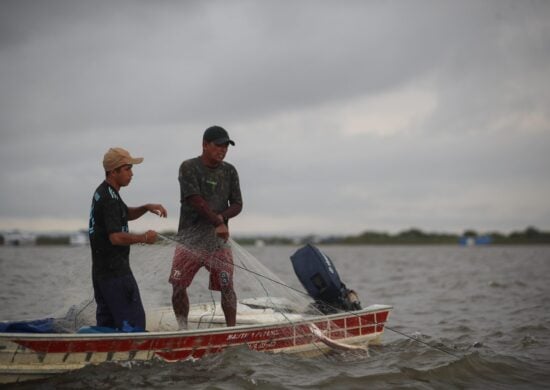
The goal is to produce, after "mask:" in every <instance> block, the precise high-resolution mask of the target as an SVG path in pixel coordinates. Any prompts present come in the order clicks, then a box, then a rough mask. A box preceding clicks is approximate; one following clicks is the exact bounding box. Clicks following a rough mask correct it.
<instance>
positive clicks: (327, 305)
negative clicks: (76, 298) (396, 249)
mask: <svg viewBox="0 0 550 390" xmlns="http://www.w3.org/2000/svg"><path fill="white" fill-rule="evenodd" d="M234 250H235V248H234ZM291 260H292V262H293V266H294V268H295V271H296V274H297V275H298V277H299V279H300V281H301V282H302V284H303V286H304V287H305V289H306V290H307V292H308V293H307V294H306V293H304V292H301V294H303V295H305V296H307V297H308V299H307V300H305V301H304V300H303V299H302V301H300V297H301V295H300V294H298V295H295V296H294V297H290V298H289V297H288V296H287V297H285V296H278V295H274V294H271V293H270V291H271V292H273V291H276V287H279V288H280V287H281V285H283V286H284V287H285V288H284V289H281V291H288V290H289V289H291V288H290V287H289V286H287V285H284V283H282V282H280V281H278V280H275V279H273V278H274V277H267V276H266V272H267V271H263V270H261V269H257V270H252V269H251V266H250V264H245V263H242V265H237V264H235V267H239V269H243V270H244V269H246V271H247V272H243V274H251V275H253V276H254V278H255V280H256V281H257V282H258V283H259V284H260V285H261V290H262V291H264V292H265V293H266V294H265V295H263V296H261V295H258V296H252V297H250V296H249V297H246V298H245V297H243V298H241V300H240V301H239V302H238V304H237V307H236V311H237V324H236V326H234V327H226V326H225V316H224V314H223V311H222V306H221V304H220V303H219V302H216V301H214V300H212V301H211V302H208V303H201V304H194V305H191V308H190V312H189V316H188V328H187V329H179V326H178V322H177V320H176V318H175V315H174V312H173V309H172V307H162V306H161V307H152V308H151V307H149V308H146V317H147V318H146V324H147V325H146V331H144V332H121V331H118V330H115V329H111V330H109V329H107V330H105V329H101V328H98V327H95V326H92V325H91V324H92V323H94V322H95V306H94V301H93V299H90V300H89V301H88V302H87V303H86V302H84V303H83V304H82V305H80V306H78V307H77V306H73V307H72V308H71V309H69V311H68V312H67V313H66V314H65V315H64V316H62V317H59V318H46V319H41V320H35V321H16V322H13V321H11V322H0V383H12V382H19V381H24V380H30V379H37V378H43V377H47V376H51V375H54V374H59V373H63V372H67V371H71V370H77V369H80V368H83V367H85V366H87V365H97V364H101V363H104V362H128V361H150V360H155V359H159V360H162V361H166V362H175V361H181V360H185V359H198V358H201V357H203V356H205V355H209V354H214V353H219V352H222V351H224V350H225V349H227V348H231V347H235V346H241V347H243V346H244V347H246V348H249V349H251V350H254V351H262V352H270V353H289V354H299V355H305V356H311V355H318V354H323V353H326V352H327V351H331V350H356V349H362V350H365V349H366V348H367V346H368V345H369V344H378V343H380V339H381V336H382V334H383V332H384V327H385V324H386V322H387V321H388V316H389V313H390V311H391V310H392V307H391V306H388V305H381V304H372V305H369V306H367V307H365V308H361V306H360V303H359V301H358V299H357V295H356V294H355V292H354V291H352V290H348V289H347V288H346V287H345V285H344V284H343V283H342V282H341V281H340V279H339V277H338V274H337V272H336V270H335V268H334V265H333V264H332V262H331V260H330V259H329V258H328V257H327V256H326V255H324V254H323V253H322V252H321V251H319V250H318V249H317V248H315V247H313V246H307V247H304V248H302V249H300V250H299V251H297V252H296V253H295V254H294V255H293V256H292V257H291ZM260 271H261V272H263V275H260ZM259 276H262V280H259ZM268 282H272V283H273V286H272V287H270V286H268ZM245 284H246V285H247V288H248V289H250V286H251V283H248V284H247V283H244V282H243V281H241V283H240V285H245ZM292 290H295V289H292ZM239 294H240V293H239ZM243 295H244V293H243ZM243 295H240V296H243ZM312 298H313V299H312ZM304 302H306V305H304Z"/></svg>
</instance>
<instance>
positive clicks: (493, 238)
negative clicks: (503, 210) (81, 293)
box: [0, 227, 550, 246]
mask: <svg viewBox="0 0 550 390" xmlns="http://www.w3.org/2000/svg"><path fill="white" fill-rule="evenodd" d="M17 234H18V233H9V235H8V234H2V233H0V245H5V246H8V245H10V246H19V245H20V246H28V245H87V243H88V241H87V233H86V232H85V231H81V232H79V233H73V234H70V233H67V234H63V233H57V234H35V235H32V236H29V235H28V234H26V235H24V234H22V233H21V234H20V237H19V236H17ZM162 234H163V235H167V236H175V232H173V231H170V232H163V233H162ZM234 239H235V241H236V242H238V243H239V244H240V245H254V246H264V245H303V244H306V243H313V244H321V245H463V246H487V245H549V244H550V232H544V231H540V230H538V229H537V228H534V227H528V228H526V229H525V230H523V231H515V232H512V233H510V234H504V233H500V232H483V233H478V232H476V231H474V230H466V231H465V232H464V233H463V234H452V233H426V232H424V231H422V230H420V229H416V228H412V229H408V230H404V231H402V232H400V233H396V234H391V233H386V232H379V231H364V232H362V233H360V234H357V235H340V236H339V235H327V236H318V235H304V236H282V235H257V236H235V237H234Z"/></svg>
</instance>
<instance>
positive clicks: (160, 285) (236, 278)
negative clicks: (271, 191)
mask: <svg viewBox="0 0 550 390" xmlns="http://www.w3.org/2000/svg"><path fill="white" fill-rule="evenodd" d="M228 244H229V248H230V251H231V254H232V256H231V257H232V261H233V286H234V290H235V293H236V296H237V300H236V303H235V305H236V307H235V309H236V311H237V325H244V324H255V323H260V324H261V323H272V322H281V321H285V322H289V323H293V322H294V321H298V320H300V319H302V318H303V316H304V315H308V316H312V315H322V313H321V312H320V311H318V310H317V309H316V308H315V306H314V305H313V300H312V299H311V298H310V297H309V296H308V295H307V294H306V293H305V292H304V291H303V290H301V289H300V288H296V287H293V286H291V285H290V283H289V282H288V281H283V280H281V279H280V278H279V277H278V276H277V275H276V274H274V273H273V272H272V271H271V270H270V269H268V268H267V267H266V266H265V265H264V264H262V262H261V261H260V260H258V259H257V258H256V257H255V256H253V255H252V254H251V253H250V252H248V251H247V250H246V249H245V248H244V247H242V246H241V245H239V244H238V243H237V242H235V241H234V240H232V239H230V240H229V241H228ZM177 251H179V252H183V253H185V254H186V255H191V256H193V257H195V258H203V260H204V264H203V265H210V267H216V266H222V268H223V267H224V266H225V265H226V263H227V257H225V256H222V255H220V254H219V252H215V251H214V252H212V253H213V254H210V255H204V252H203V251H198V250H194V249H192V248H190V247H189V246H188V245H186V240H184V239H182V238H181V237H168V236H163V235H161V236H160V239H159V241H158V242H157V244H155V245H147V246H135V247H133V248H132V251H131V260H130V262H131V266H132V270H133V273H134V275H135V277H136V279H137V281H138V285H139V288H140V292H141V298H142V301H143V305H144V307H145V311H146V317H147V321H146V322H147V330H149V331H174V330H178V329H180V328H181V325H180V324H178V322H177V320H176V316H175V315H174V312H173V309H172V285H171V284H170V283H169V282H168V278H169V275H170V273H171V268H172V262H173V259H174V255H175V253H176V252H177ZM184 272H185V270H184ZM209 279H210V275H209V271H208V270H207V267H206V266H202V267H201V268H200V269H199V271H198V272H197V273H196V275H195V276H194V278H193V280H192V283H191V285H190V286H189V287H188V289H187V293H188V296H189V300H190V311H189V325H188V326H189V328H190V329H192V328H213V327H220V326H226V320H225V315H224V311H223V309H222V305H221V294H220V292H219V291H213V290H211V289H210V286H209ZM95 311H96V305H95V301H94V298H93V292H92V291H91V289H90V290H89V293H88V294H87V295H86V298H85V299H84V300H82V301H81V302H78V303H76V304H74V305H72V306H71V307H70V309H69V310H68V311H67V312H66V313H65V315H63V316H61V317H59V318H58V321H57V323H58V327H59V328H60V329H64V330H66V331H73V332H74V331H77V330H78V329H80V328H82V327H85V326H94V325H95V322H96V319H95Z"/></svg>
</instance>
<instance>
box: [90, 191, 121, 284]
mask: <svg viewBox="0 0 550 390" xmlns="http://www.w3.org/2000/svg"><path fill="white" fill-rule="evenodd" d="M88 232H89V235H90V246H91V249H92V275H93V276H94V277H97V278H100V279H108V278H112V277H118V276H123V275H127V274H130V273H131V272H132V271H131V270H130V246H128V245H113V244H111V241H110V240H109V234H111V233H116V232H128V207H127V206H126V204H125V203H124V202H123V201H122V198H121V197H120V195H119V193H118V192H117V191H116V190H115V189H114V188H113V187H112V186H110V185H109V183H107V182H106V181H104V182H103V183H101V185H100V186H99V187H97V189H96V191H95V193H94V196H93V199H92V208H91V210H90V224H89V231H88Z"/></svg>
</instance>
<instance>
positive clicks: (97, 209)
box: [89, 148, 166, 331]
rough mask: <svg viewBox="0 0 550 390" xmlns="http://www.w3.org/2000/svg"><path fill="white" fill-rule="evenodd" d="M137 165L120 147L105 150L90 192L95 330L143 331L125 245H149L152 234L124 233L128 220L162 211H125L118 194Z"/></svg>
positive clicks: (140, 307) (154, 207) (147, 208)
mask: <svg viewBox="0 0 550 390" xmlns="http://www.w3.org/2000/svg"><path fill="white" fill-rule="evenodd" d="M142 161H143V158H142V157H138V158H134V157H132V156H131V155H130V153H128V151H126V150H125V149H122V148H111V149H109V150H108V151H107V153H105V156H104V158H103V168H104V169H105V180H104V181H103V183H101V184H100V185H99V187H97V189H96V190H95V192H94V196H93V199H92V208H91V210H90V224H89V235H90V246H91V249H92V283H93V286H94V298H95V301H96V304H97V310H96V320H97V326H101V327H108V328H113V329H118V330H124V331H130V330H145V311H144V309H143V304H142V302H141V297H140V294H139V288H138V285H137V283H136V280H135V278H134V275H133V274H132V270H131V269H130V245H132V244H137V243H143V244H153V243H154V242H155V241H156V239H157V233H156V232H155V231H154V230H148V231H147V232H145V233H143V234H134V233H130V232H129V229H128V221H132V220H134V219H137V218H139V217H141V216H142V215H143V214H145V213H146V212H148V211H150V212H152V213H155V214H157V215H158V216H160V217H166V210H165V209H164V207H163V206H162V205H160V204H152V203H149V204H146V205H143V206H139V207H128V206H126V204H125V203H124V201H123V200H122V198H121V197H120V194H119V191H120V188H121V187H126V186H127V185H128V184H130V181H131V180H132V176H133V173H132V166H133V165H134V164H140V163H141V162H142Z"/></svg>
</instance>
